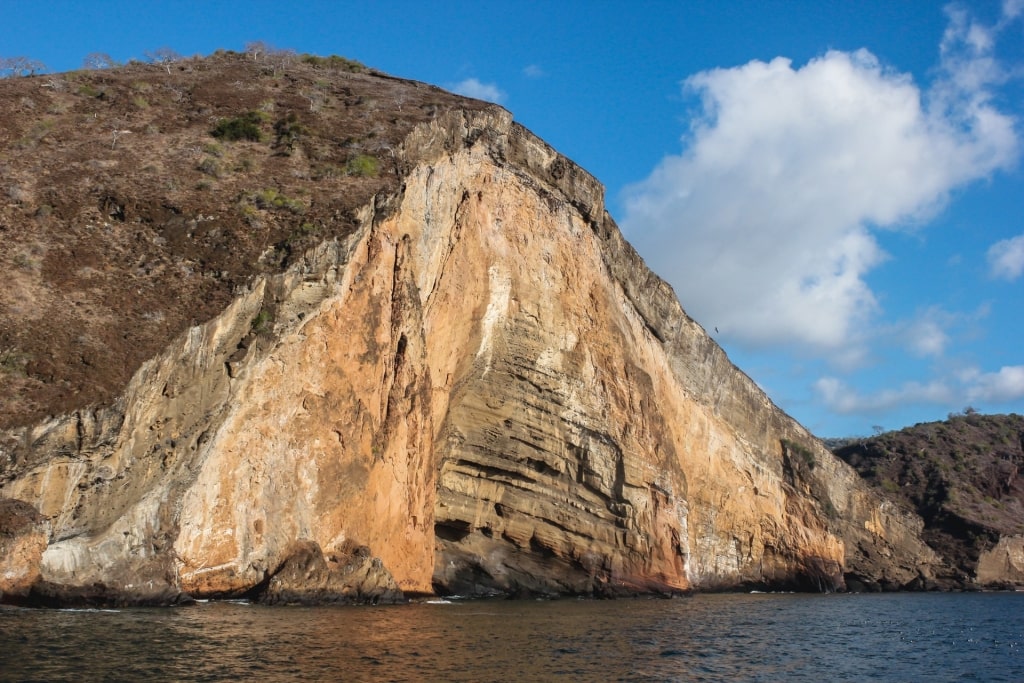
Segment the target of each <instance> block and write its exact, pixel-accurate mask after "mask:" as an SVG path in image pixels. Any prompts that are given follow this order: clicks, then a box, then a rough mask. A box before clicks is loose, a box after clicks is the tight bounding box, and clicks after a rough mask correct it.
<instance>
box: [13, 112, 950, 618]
mask: <svg viewBox="0 0 1024 683" xmlns="http://www.w3.org/2000/svg"><path fill="white" fill-rule="evenodd" d="M393 152H394V155H395V156H394V165H395V168H396V169H401V176H400V181H401V183H400V186H399V187H398V188H397V189H394V190H389V191H386V192H381V193H378V194H377V195H375V196H374V197H373V198H372V199H371V200H370V201H369V202H368V203H367V204H366V205H365V206H364V207H363V208H362V209H361V210H360V211H359V212H358V213H357V214H356V220H355V224H356V225H355V227H354V228H353V229H351V230H348V231H344V233H343V234H339V235H337V236H335V237H333V238H331V239H324V240H322V241H320V242H319V244H316V245H314V246H311V247H310V248H309V249H308V250H307V251H305V252H304V255H303V256H302V257H301V258H295V259H293V261H292V262H291V263H290V265H288V264H286V266H284V267H282V269H281V270H279V271H275V272H265V273H262V274H256V275H253V276H252V278H251V279H250V280H249V281H248V282H247V283H246V284H245V285H244V286H239V287H237V288H236V289H235V291H234V296H233V298H232V299H231V301H230V303H228V304H227V305H226V306H225V307H224V308H223V309H222V310H221V312H220V313H219V314H218V315H216V316H215V317H213V318H212V319H210V320H209V321H207V322H205V323H202V324H198V325H195V326H192V327H190V328H188V329H187V330H186V331H185V332H184V333H182V334H180V335H178V336H177V337H175V338H173V339H169V340H168V342H167V345H166V347H165V348H164V349H163V350H162V351H161V352H160V353H159V354H157V355H155V356H153V357H152V358H151V359H149V360H147V361H146V362H144V363H143V364H142V365H141V367H140V368H139V369H138V370H137V371H136V372H135V374H134V375H133V377H132V379H131V381H130V382H129V383H128V385H127V386H126V387H125V389H124V391H123V392H122V393H121V395H120V396H119V398H118V399H117V400H116V401H113V402H112V403H109V404H105V405H98V406H91V407H83V408H81V409H80V410H78V411H77V412H74V413H70V414H64V415H59V416H57V417H53V418H51V419H48V420H45V421H42V422H37V423H32V424H27V425H24V426H21V427H16V428H13V429H11V430H8V432H7V433H6V434H5V435H4V438H3V440H2V441H0V444H2V446H0V448H2V449H3V452H2V456H3V457H2V461H3V463H4V469H3V473H4V478H3V481H2V483H0V496H3V497H6V498H12V499H18V500H21V501H27V502H28V503H29V504H31V506H33V507H34V508H35V509H37V510H38V511H39V512H40V513H41V514H42V515H43V516H44V517H45V518H46V519H47V520H48V524H49V530H48V533H47V536H46V542H47V543H46V548H45V552H42V554H41V557H39V558H35V559H33V557H30V556H29V555H30V554H29V555H26V558H27V559H25V560H23V561H22V564H24V565H26V566H27V567H28V568H29V569H31V570H33V571H36V572H37V574H38V579H34V583H33V585H34V586H36V588H34V589H32V590H35V593H36V595H37V596H44V597H46V598H47V599H49V600H59V599H61V598H62V596H63V598H64V599H69V600H71V599H84V597H83V596H85V597H87V598H88V599H89V600H101V599H107V600H110V601H119V602H138V603H166V602H171V601H174V600H176V599H181V598H182V596H183V595H188V596H193V597H230V596H250V597H261V596H262V599H264V600H267V601H268V602H308V601H345V600H350V601H371V602H374V601H391V600H394V599H396V597H397V596H399V595H401V594H406V595H409V594H429V593H435V592H437V593H459V594H490V593H506V594H531V593H538V594H551V593H562V594H595V595H617V594H623V593H635V592H668V591H684V590H693V589H697V590H716V589H729V588H736V587H747V586H765V587H787V588H801V589H809V590H833V589H839V588H842V587H843V585H844V575H850V576H852V577H854V578H857V579H858V580H860V581H869V582H874V583H878V584H880V585H884V586H889V587H901V586H905V585H908V584H911V583H912V582H914V581H917V582H924V581H926V580H930V579H931V578H932V576H933V573H934V565H935V563H936V559H935V556H934V554H933V553H931V551H929V550H928V548H927V547H926V546H924V545H923V544H922V543H921V541H920V538H919V535H920V530H921V522H920V520H919V519H918V518H916V517H913V516H912V515H910V514H908V513H904V512H901V511H899V510H898V509H896V508H895V507H894V506H893V505H892V504H891V503H887V502H885V501H884V500H883V499H882V498H880V497H879V496H878V495H877V494H875V493H873V492H871V491H870V490H869V489H868V488H867V487H866V486H865V485H864V484H863V483H862V482H861V480H860V479H859V478H858V477H857V476H856V474H855V473H854V472H853V470H852V469H851V468H849V467H848V466H846V465H845V464H843V463H841V462H840V461H838V460H837V459H836V458H834V457H833V456H832V455H831V454H830V453H828V452H827V451H826V450H825V449H824V448H823V447H822V446H821V445H820V444H819V443H818V442H817V441H816V440H815V439H814V438H813V437H811V435H809V434H808V433H807V432H806V430H804V429H803V428H802V427H800V425H798V424H796V423H795V422H794V421H793V420H792V419H790V418H789V417H788V416H786V415H785V414H784V413H782V412H781V411H779V410H778V409H777V408H776V407H775V406H774V405H772V404H771V402H770V401H769V400H768V398H767V397H766V396H765V395H764V394H763V393H762V392H761V391H760V390H759V389H758V388H757V387H756V386H755V385H754V383H753V382H752V381H751V380H750V379H749V378H747V377H746V376H745V375H743V374H742V373H741V372H740V371H738V370H737V369H736V368H735V367H734V366H733V365H732V364H731V363H730V362H729V361H728V359H727V358H726V356H725V354H724V353H723V352H722V350H721V349H720V348H719V347H718V346H717V345H716V344H715V343H714V342H713V341H712V340H711V339H710V338H709V337H708V336H707V335H706V334H705V333H704V331H703V330H702V329H701V328H700V326H699V325H697V324H696V323H695V322H694V321H692V320H691V319H689V318H688V317H687V316H686V314H685V313H684V312H683V310H682V308H681V307H680V306H679V303H678V301H677V300H676V299H675V295H674V294H673V293H672V291H671V289H670V288H669V287H668V286H667V285H666V284H665V283H664V282H662V281H661V280H659V279H658V278H657V277H656V276H654V275H653V274H652V273H651V272H650V271H649V270H648V269H647V268H646V266H645V265H644V264H643V262H642V261H641V260H640V258H639V257H638V256H637V255H636V253H635V252H634V251H633V250H632V248H631V247H630V246H629V245H628V244H627V243H626V242H625V241H624V240H623V238H622V236H621V234H620V233H619V231H618V229H617V228H616V226H615V225H614V223H613V222H612V220H611V219H610V218H609V217H608V215H607V214H606V213H605V211H604V208H603V197H602V193H603V190H602V188H601V186H600V185H599V184H598V183H597V182H596V181H595V180H594V179H593V178H591V177H590V176H589V175H587V174H586V173H585V172H584V171H582V170H581V169H579V168H578V167H576V166H575V165H573V164H572V163H571V162H569V161H568V160H567V159H565V158H564V157H562V156H560V155H558V154H557V153H556V152H555V151H554V150H552V149H551V148H550V147H548V146H547V145H545V144H544V143H543V142H542V141H540V140H539V139H537V138H536V137H534V136H533V135H532V134H530V133H529V132H528V131H526V130H525V129H523V128H521V127H520V126H518V125H516V124H514V123H513V122H512V120H511V117H510V116H509V114H508V113H507V112H505V111H504V110H501V109H500V108H497V107H490V108H486V109H482V110H475V111H474V110H470V109H467V110H466V111H452V112H449V113H441V114H438V115H436V116H435V117H434V118H433V119H432V120H431V121H429V122H426V123H421V124H419V125H418V126H416V127H415V128H413V129H412V131H411V132H410V133H409V134H408V135H407V136H406V137H405V138H404V141H403V142H402V144H401V145H399V146H398V147H397V149H395V150H393ZM683 294H684V296H685V293H683ZM257 328H258V329H257ZM34 563H35V564H34ZM33 568H34V569H33ZM21 594H22V595H23V594H24V591H23V590H22V593H21Z"/></svg>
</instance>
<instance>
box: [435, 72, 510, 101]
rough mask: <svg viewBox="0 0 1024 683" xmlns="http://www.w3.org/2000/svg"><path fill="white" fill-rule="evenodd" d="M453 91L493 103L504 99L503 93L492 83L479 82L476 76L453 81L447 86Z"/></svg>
mask: <svg viewBox="0 0 1024 683" xmlns="http://www.w3.org/2000/svg"><path fill="white" fill-rule="evenodd" d="M448 89H449V90H451V91H452V92H454V93H457V94H459V95H465V96H466V97H475V98H476V99H478V100H487V101H488V102H494V103H495V104H501V103H502V102H504V101H505V93H504V91H502V90H501V89H500V88H498V86H497V85H495V84H494V83H481V82H480V81H479V80H478V79H476V78H467V79H466V80H464V81H460V82H458V83H455V84H454V85H451V86H449V88H448Z"/></svg>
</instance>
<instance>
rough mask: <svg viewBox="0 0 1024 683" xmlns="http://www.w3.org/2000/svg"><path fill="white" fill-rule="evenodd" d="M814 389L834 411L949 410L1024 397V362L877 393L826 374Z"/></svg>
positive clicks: (973, 370)
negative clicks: (933, 407) (921, 407)
mask: <svg viewBox="0 0 1024 683" xmlns="http://www.w3.org/2000/svg"><path fill="white" fill-rule="evenodd" d="M814 389H815V393H816V394H817V395H818V398H819V399H820V400H821V401H822V402H823V403H824V404H825V405H826V406H827V407H828V408H829V409H830V410H832V411H835V412H836V413H840V414H843V415H881V414H885V413H888V412H891V411H894V410H897V409H900V408H904V407H906V406H908V405H922V404H929V405H938V406H945V407H946V408H947V409H948V408H953V407H955V406H960V405H966V404H970V403H978V402H984V403H990V404H1002V403H1008V402H1010V401H1017V400H1020V399H1021V398H1024V365H1007V366H1003V367H1002V368H1000V369H999V371H997V372H981V371H980V370H978V369H977V368H968V369H966V370H963V371H961V372H960V373H958V375H957V376H956V377H947V378H943V379H937V380H933V381H931V382H927V383H921V382H905V383H903V384H902V385H900V386H899V387H897V388H890V389H882V390H879V391H877V392H875V393H873V394H861V393H858V392H857V391H855V390H853V389H851V388H850V387H849V386H847V385H846V384H845V383H844V382H843V381H842V380H839V379H837V378H835V377H822V378H821V379H819V380H818V381H817V382H815V385H814Z"/></svg>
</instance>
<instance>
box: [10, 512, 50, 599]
mask: <svg viewBox="0 0 1024 683" xmlns="http://www.w3.org/2000/svg"><path fill="white" fill-rule="evenodd" d="M46 541H47V531H46V526H45V524H44V523H43V519H42V517H41V516H40V515H39V512H38V511H36V509H35V508H33V507H32V506H31V505H29V504H28V503H26V502H24V501H20V500H10V499H4V498H0V602H13V601H17V600H25V599H27V598H28V596H29V594H30V593H31V591H32V587H33V586H35V585H36V584H37V583H38V582H39V580H40V575H39V565H40V563H41V561H42V557H43V551H44V550H45V549H46Z"/></svg>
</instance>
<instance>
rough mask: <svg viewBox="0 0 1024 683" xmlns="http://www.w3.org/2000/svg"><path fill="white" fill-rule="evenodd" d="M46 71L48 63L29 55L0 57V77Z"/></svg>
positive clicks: (32, 74) (29, 74)
mask: <svg viewBox="0 0 1024 683" xmlns="http://www.w3.org/2000/svg"><path fill="white" fill-rule="evenodd" d="M41 71H46V65H45V64H43V63H42V62H40V61H39V60H37V59H30V58H29V57H0V78H10V77H14V76H34V75H36V74H37V73H39V72H41Z"/></svg>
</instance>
